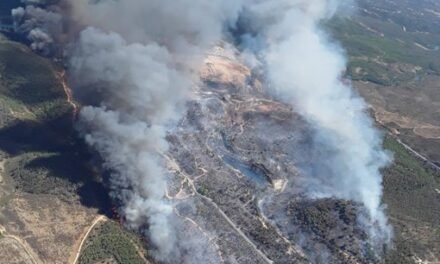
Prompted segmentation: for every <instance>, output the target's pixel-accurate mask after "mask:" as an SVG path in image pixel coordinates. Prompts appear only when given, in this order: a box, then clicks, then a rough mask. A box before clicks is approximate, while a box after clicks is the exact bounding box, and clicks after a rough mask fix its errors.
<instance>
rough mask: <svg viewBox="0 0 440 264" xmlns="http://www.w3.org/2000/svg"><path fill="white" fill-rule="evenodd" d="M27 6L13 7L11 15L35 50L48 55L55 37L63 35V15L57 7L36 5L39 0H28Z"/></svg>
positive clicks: (16, 26)
mask: <svg viewBox="0 0 440 264" xmlns="http://www.w3.org/2000/svg"><path fill="white" fill-rule="evenodd" d="M25 3H26V4H29V5H26V6H25V7H17V8H15V9H12V11H11V15H12V19H13V21H14V25H15V31H16V32H17V33H20V34H23V35H25V36H26V37H27V38H28V40H29V41H30V42H31V48H32V49H33V50H34V51H37V52H40V53H42V54H44V55H48V54H49V53H50V52H51V50H52V49H53V44H54V37H59V36H61V33H62V16H61V14H59V12H58V9H57V7H55V6H51V7H48V8H45V9H43V8H41V7H36V6H34V4H36V3H37V1H26V2H25Z"/></svg>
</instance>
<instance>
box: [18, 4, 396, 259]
mask: <svg viewBox="0 0 440 264" xmlns="http://www.w3.org/2000/svg"><path fill="white" fill-rule="evenodd" d="M23 3H25V4H26V6H25V7H20V8H17V9H14V10H13V11H12V14H13V17H14V20H15V22H16V24H17V28H18V31H19V32H21V33H24V34H26V35H27V36H28V38H29V39H30V40H31V41H32V47H33V48H34V49H35V50H38V51H43V52H44V53H48V52H49V50H50V48H51V47H52V46H53V45H54V44H55V45H56V44H58V40H59V38H60V35H63V34H65V33H66V32H63V30H62V25H63V24H66V23H68V24H69V28H70V29H71V30H72V29H73V30H74V32H68V33H69V34H68V35H69V36H72V35H73V36H74V38H73V41H72V43H71V45H69V49H68V57H69V65H70V69H69V75H70V79H71V80H72V84H73V85H74V88H75V90H76V92H77V94H78V93H80V94H81V95H83V96H84V97H89V99H90V97H93V98H92V100H86V102H89V101H93V103H91V104H90V105H89V106H86V107H84V108H83V110H82V111H81V113H80V117H79V127H80V130H81V133H82V134H83V135H84V137H85V139H86V141H87V142H88V143H89V144H90V145H91V146H92V147H94V148H96V150H98V151H99V152H100V154H101V156H102V157H103V159H104V161H105V167H106V168H107V169H108V170H109V171H111V172H112V176H111V188H112V194H113V196H114V197H115V198H117V200H119V201H120V203H121V212H122V213H123V215H124V216H125V218H126V220H127V225H128V226H130V227H131V228H133V229H141V230H147V231H145V232H146V234H147V235H148V236H149V238H150V240H151V242H152V243H153V245H154V246H155V247H156V248H157V252H156V256H157V258H159V259H162V260H167V261H172V260H173V259H176V258H178V257H179V252H178V248H179V245H178V243H179V242H178V241H177V240H178V237H177V236H176V232H178V230H176V228H177V227H176V226H179V225H175V224H174V219H173V205H172V204H171V202H170V201H167V200H165V199H164V196H165V191H166V171H165V169H164V166H163V164H162V163H163V160H162V158H161V153H164V152H166V151H167V148H168V145H167V142H166V140H165V135H166V131H167V129H168V128H170V127H171V126H172V124H173V123H174V121H176V120H178V119H179V118H180V117H181V116H180V114H179V113H181V112H183V110H184V104H185V100H186V99H187V98H188V96H189V93H190V90H191V87H192V86H193V85H194V82H197V76H196V73H197V69H198V66H199V64H200V62H201V58H202V57H203V55H204V52H205V51H206V49H208V48H209V47H211V46H212V45H215V44H216V42H218V41H219V40H221V39H222V38H223V37H224V33H225V32H224V29H225V28H234V33H238V34H240V35H241V37H240V40H241V45H242V47H244V48H245V49H248V50H251V51H252V52H253V53H255V54H256V59H257V60H259V62H261V64H259V63H256V64H255V65H262V67H263V68H264V70H265V72H266V77H267V82H268V86H269V90H270V91H271V92H273V93H274V94H276V95H277V96H279V98H281V99H282V100H284V101H285V102H289V103H291V104H292V105H293V106H294V107H295V109H296V110H297V111H298V112H299V113H301V114H302V115H303V117H304V118H305V119H307V120H308V121H309V123H310V124H311V125H312V127H313V128H314V135H313V142H312V144H311V146H310V148H311V149H310V151H309V152H310V153H311V156H310V160H309V161H311V162H309V163H307V162H304V163H302V164H301V168H302V169H303V172H304V175H305V176H304V177H303V178H302V179H301V180H300V181H299V182H298V184H299V188H301V189H302V191H303V192H305V193H307V194H308V195H309V197H311V198H323V197H336V198H341V199H348V200H354V201H356V202H359V203H361V204H363V205H364V206H365V208H366V212H367V213H366V216H365V218H363V219H361V221H362V223H363V224H364V225H365V226H367V227H368V230H369V231H370V236H371V239H372V241H376V242H377V241H381V242H383V241H385V242H386V241H387V240H388V239H389V238H390V235H391V234H390V233H391V231H390V228H389V227H388V224H387V219H386V217H385V214H384V210H383V208H382V205H381V195H382V187H381V180H382V177H381V175H380V172H379V170H380V169H381V168H382V167H384V166H385V165H386V164H387V163H388V162H389V157H388V155H387V154H386V153H385V152H384V151H383V150H382V148H381V135H380V133H379V132H378V131H377V130H376V129H375V128H374V124H373V122H372V120H371V119H370V118H369V117H368V115H367V113H366V110H367V109H366V105H365V103H364V102H363V100H362V99H360V98H359V97H358V96H356V94H354V93H353V92H352V90H351V88H350V86H349V85H348V84H346V83H344V82H342V81H341V78H342V77H341V76H342V74H343V72H344V70H345V67H346V61H345V58H344V53H343V52H342V50H341V49H340V48H339V47H338V45H335V44H334V43H332V42H330V41H329V38H328V37H327V36H326V34H325V33H324V32H323V31H322V29H321V28H320V23H321V22H322V21H323V20H325V19H328V18H330V17H331V16H333V15H334V14H335V13H336V12H337V11H338V8H340V3H341V1H337V0H240V1H238V0H210V1H207V0H193V1H191V3H189V2H188V1H185V0H173V1H172V0H148V1H147V0H125V1H117V0H101V1H89V0H64V1H61V6H62V7H63V10H64V12H68V19H67V20H68V21H67V22H66V17H64V18H63V17H62V16H61V15H60V8H58V7H55V6H49V7H47V5H48V4H49V5H50V4H53V3H54V2H53V1H38V0H25V1H23ZM43 7H46V8H43ZM237 21H238V22H237ZM147 227H148V228H147ZM183 243H184V242H183Z"/></svg>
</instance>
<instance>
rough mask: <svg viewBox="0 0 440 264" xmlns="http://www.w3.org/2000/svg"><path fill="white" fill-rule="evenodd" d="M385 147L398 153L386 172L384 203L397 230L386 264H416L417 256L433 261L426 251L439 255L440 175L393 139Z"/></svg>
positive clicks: (388, 138) (389, 139)
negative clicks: (439, 191) (392, 248)
mask: <svg viewBox="0 0 440 264" xmlns="http://www.w3.org/2000/svg"><path fill="white" fill-rule="evenodd" d="M385 147H386V148H387V149H388V150H390V151H392V152H393V153H394V163H393V165H392V166H391V167H389V168H388V169H386V170H385V178H384V188H385V190H384V201H385V203H386V204H387V206H388V211H389V214H390V218H391V222H392V224H393V226H394V228H395V245H394V246H395V248H394V250H393V251H392V252H391V254H389V255H388V256H387V258H386V263H393V264H401V263H414V258H415V257H420V258H423V259H426V258H429V257H430V256H426V252H433V253H434V254H435V255H437V256H438V254H439V253H440V249H439V248H438V245H440V230H439V228H438V227H439V226H440V195H439V193H437V190H440V172H439V171H438V170H434V169H433V168H432V167H431V166H430V165H428V164H425V163H424V162H423V161H421V160H419V159H417V158H415V157H414V156H413V155H412V154H411V153H410V152H409V151H408V150H406V149H405V148H404V147H403V146H402V145H401V144H399V143H398V142H397V141H396V140H395V139H393V138H391V137H387V138H386V140H385ZM424 230H426V231H424Z"/></svg>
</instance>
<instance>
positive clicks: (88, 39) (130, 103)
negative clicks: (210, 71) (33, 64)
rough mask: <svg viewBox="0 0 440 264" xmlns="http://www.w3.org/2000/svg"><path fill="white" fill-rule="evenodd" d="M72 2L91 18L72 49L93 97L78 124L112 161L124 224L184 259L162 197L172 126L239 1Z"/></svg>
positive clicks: (74, 71)
mask: <svg viewBox="0 0 440 264" xmlns="http://www.w3.org/2000/svg"><path fill="white" fill-rule="evenodd" d="M70 4H71V7H70V8H71V12H72V13H71V15H72V16H71V19H72V20H73V21H75V23H76V25H77V27H78V28H80V27H84V28H85V29H84V30H82V31H81V32H80V34H79V38H78V40H77V41H76V42H75V43H74V44H73V48H72V49H71V51H70V55H69V57H70V71H69V74H70V78H71V79H72V80H74V81H73V84H74V86H75V89H76V90H78V91H81V93H83V94H85V96H86V97H87V95H88V96H94V97H95V98H94V100H95V102H96V103H95V104H93V105H90V106H86V107H84V108H83V110H82V111H81V113H80V118H79V120H80V121H79V126H80V128H81V132H82V133H83V135H84V136H85V139H86V141H87V143H88V144H89V145H90V146H92V147H94V148H95V149H96V150H98V151H99V153H100V154H101V156H102V157H103V159H104V160H105V164H104V165H105V167H106V168H107V169H109V170H110V171H111V187H112V195H113V197H115V198H116V199H117V200H118V201H120V202H121V211H122V213H123V215H124V216H125V218H126V221H127V225H128V226H129V227H131V228H133V229H137V230H146V231H145V232H146V234H147V235H148V237H149V238H150V240H151V242H152V244H153V245H154V246H155V247H156V252H155V256H156V258H157V259H160V260H164V261H172V260H177V259H182V257H179V254H180V252H179V241H177V237H178V234H177V233H178V232H180V231H178V230H176V228H177V227H176V226H178V225H176V224H175V223H174V222H175V221H176V220H175V219H174V218H173V204H171V202H170V201H167V200H166V199H164V197H165V193H166V184H167V183H166V171H165V170H164V166H163V160H162V158H161V154H162V153H166V151H167V149H168V144H167V142H166V140H165V136H166V131H167V129H169V128H170V127H172V125H173V123H174V121H176V120H178V119H179V118H180V117H181V115H180V114H179V113H182V112H184V103H185V100H186V99H187V98H188V95H189V92H190V90H191V87H192V85H194V82H197V77H196V76H195V75H196V74H194V73H196V72H197V69H198V65H199V64H200V63H201V60H200V59H201V58H202V56H203V53H204V51H205V50H206V49H207V48H209V47H210V46H212V45H214V44H215V43H216V42H218V41H219V40H220V39H222V37H223V33H224V32H223V29H224V27H225V26H228V25H229V24H230V23H232V22H233V21H235V20H236V17H237V16H238V12H239V6H238V5H236V2H235V1H233V0H230V1H224V0H217V1H205V0H196V1H192V2H191V6H188V4H187V2H186V1H183V0H179V1H175V0H174V1H172V2H170V1H162V0H160V1H159V0H157V1H155V0H151V1H143V0H127V1H99V2H95V3H91V2H89V1H78V0H75V1H73V0H72V1H71V2H70ZM180 243H185V242H184V241H181V242H180ZM182 248H186V249H185V251H187V250H188V249H187V246H182ZM194 256H195V257H196V254H194Z"/></svg>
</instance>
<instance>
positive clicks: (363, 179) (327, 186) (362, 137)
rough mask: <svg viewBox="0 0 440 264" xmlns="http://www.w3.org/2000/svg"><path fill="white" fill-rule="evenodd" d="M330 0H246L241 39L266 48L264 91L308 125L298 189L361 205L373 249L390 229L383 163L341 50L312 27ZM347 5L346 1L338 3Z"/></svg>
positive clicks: (330, 10)
mask: <svg viewBox="0 0 440 264" xmlns="http://www.w3.org/2000/svg"><path fill="white" fill-rule="evenodd" d="M341 2H344V1H332V0H290V1H287V0H285V1H275V0H268V1H258V0H256V1H252V3H253V4H252V5H249V6H248V8H247V10H246V16H245V17H244V19H243V20H244V21H245V23H246V22H247V23H248V24H247V28H248V30H249V32H250V34H249V35H252V36H251V37H249V35H248V36H247V39H248V40H249V39H251V41H252V40H255V39H257V40H258V39H264V40H265V41H266V42H265V44H264V45H261V46H263V47H264V48H263V49H260V50H259V52H258V56H259V57H260V59H261V60H262V61H263V64H264V67H265V70H266V73H267V77H268V81H269V84H270V87H271V91H272V92H274V93H275V94H276V95H278V96H279V97H280V98H281V99H282V100H284V101H286V102H289V103H291V104H292V105H293V106H294V108H295V109H296V110H297V111H298V112H299V113H300V114H301V115H302V116H303V117H304V118H305V119H306V120H307V121H308V122H309V123H310V124H311V125H312V127H313V129H314V136H313V142H312V144H311V145H310V148H312V150H311V151H310V152H311V153H314V154H313V155H314V156H312V157H311V161H310V162H309V163H308V164H307V165H306V166H304V167H303V168H302V169H303V170H304V174H305V177H304V178H303V179H301V181H299V184H300V187H301V188H302V190H304V191H305V192H306V193H307V194H308V195H309V196H310V197H311V198H324V197H335V198H340V199H347V200H353V201H356V202H359V203H361V204H363V205H364V206H365V208H366V211H367V215H366V216H365V217H364V218H362V219H360V221H361V223H362V224H364V225H365V226H366V228H367V230H368V232H369V235H370V238H371V240H372V241H373V242H374V243H377V244H380V242H388V241H389V239H390V237H391V229H390V227H389V226H388V223H387V218H386V216H385V213H384V210H383V207H382V205H381V198H382V176H381V174H380V169H381V168H383V167H384V166H386V165H387V164H388V162H389V161H390V157H389V156H388V155H387V153H386V152H385V151H384V150H383V149H382V136H381V134H380V133H379V132H378V131H377V130H376V128H375V127H374V123H373V121H372V120H371V119H370V118H369V116H368V114H367V106H366V104H365V102H364V101H363V100H362V99H361V98H360V97H358V96H357V95H356V94H354V93H353V91H352V89H351V87H350V85H349V84H346V83H344V82H342V81H341V80H342V74H343V72H344V71H345V69H346V61H345V57H344V53H343V51H342V50H341V49H340V48H339V46H338V45H336V44H334V43H331V42H330V41H329V38H328V37H327V36H326V34H325V33H324V32H323V31H322V30H321V29H320V26H319V23H320V22H321V21H322V20H325V19H328V18H330V17H331V16H333V15H334V14H335V12H336V11H337V9H338V4H340V3H341ZM345 3H346V2H345Z"/></svg>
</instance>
